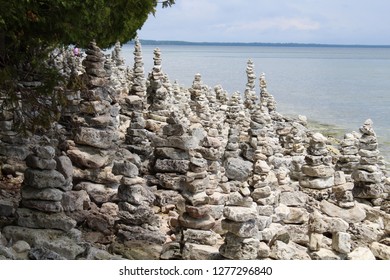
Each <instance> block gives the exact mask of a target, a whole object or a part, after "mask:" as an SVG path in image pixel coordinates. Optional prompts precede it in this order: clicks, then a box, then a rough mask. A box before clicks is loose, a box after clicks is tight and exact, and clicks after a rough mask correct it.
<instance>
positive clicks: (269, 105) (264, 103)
mask: <svg viewBox="0 0 390 280" xmlns="http://www.w3.org/2000/svg"><path fill="white" fill-rule="evenodd" d="M259 81H260V105H261V107H262V109H263V110H265V112H268V113H270V114H271V113H273V112H275V110H276V101H275V99H274V97H273V95H272V94H270V93H269V92H268V89H267V81H266V80H265V74H264V73H262V74H261V75H260V78H259Z"/></svg>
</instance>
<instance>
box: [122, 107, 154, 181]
mask: <svg viewBox="0 0 390 280" xmlns="http://www.w3.org/2000/svg"><path fill="white" fill-rule="evenodd" d="M145 127H146V122H145V119H144V116H143V113H142V112H140V111H134V112H133V114H132V118H131V122H130V126H129V127H128V128H127V133H126V143H127V145H126V148H127V149H128V150H129V151H131V152H133V153H136V154H137V155H139V156H140V158H141V162H142V168H141V173H142V174H145V173H147V172H146V169H147V168H148V165H149V161H150V160H151V159H152V158H153V157H152V155H153V147H152V146H151V142H150V140H149V136H148V134H149V131H148V130H147V129H146V128H145Z"/></svg>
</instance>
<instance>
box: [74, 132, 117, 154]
mask: <svg viewBox="0 0 390 280" xmlns="http://www.w3.org/2000/svg"><path fill="white" fill-rule="evenodd" d="M117 140H118V135H117V133H116V131H113V130H112V129H109V128H105V129H104V130H100V129H96V128H92V127H80V128H79V129H78V132H77V133H76V135H75V138H74V141H75V143H77V144H82V145H89V146H92V147H96V148H100V149H109V148H110V147H111V146H112V145H113V143H114V142H116V141H117Z"/></svg>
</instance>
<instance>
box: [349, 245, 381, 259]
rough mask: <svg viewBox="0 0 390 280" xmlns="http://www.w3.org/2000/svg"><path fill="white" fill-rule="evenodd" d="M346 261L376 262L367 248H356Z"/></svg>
mask: <svg viewBox="0 0 390 280" xmlns="http://www.w3.org/2000/svg"><path fill="white" fill-rule="evenodd" d="M347 259H348V260H376V259H375V256H374V254H373V253H372V252H371V250H370V249H369V248H366V247H357V248H356V249H355V250H353V251H352V252H351V253H349V254H348V256H347Z"/></svg>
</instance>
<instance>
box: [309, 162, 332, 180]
mask: <svg viewBox="0 0 390 280" xmlns="http://www.w3.org/2000/svg"><path fill="white" fill-rule="evenodd" d="M302 172H303V174H305V175H307V176H310V177H325V178H327V177H331V176H332V175H333V174H334V169H333V167H331V166H328V165H317V166H309V165H304V166H302Z"/></svg>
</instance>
